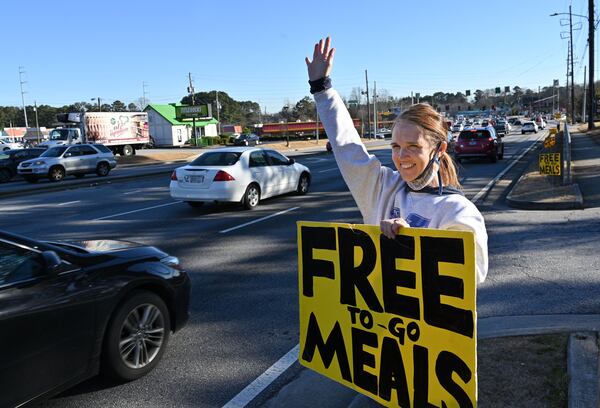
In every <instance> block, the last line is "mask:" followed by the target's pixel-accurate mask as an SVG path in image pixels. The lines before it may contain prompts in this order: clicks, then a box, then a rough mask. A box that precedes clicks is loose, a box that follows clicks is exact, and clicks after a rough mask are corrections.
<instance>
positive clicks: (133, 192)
mask: <svg viewBox="0 0 600 408" xmlns="http://www.w3.org/2000/svg"><path fill="white" fill-rule="evenodd" d="M140 191H142V190H133V191H128V192H127V193H123V195H127V194H135V193H139V192H140Z"/></svg>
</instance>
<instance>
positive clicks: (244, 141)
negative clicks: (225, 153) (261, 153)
mask: <svg viewBox="0 0 600 408" xmlns="http://www.w3.org/2000/svg"><path fill="white" fill-rule="evenodd" d="M233 144H234V146H256V145H258V144H260V137H258V135H255V134H254V133H242V134H241V135H240V136H239V137H237V138H235V139H233Z"/></svg>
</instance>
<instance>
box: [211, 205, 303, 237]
mask: <svg viewBox="0 0 600 408" xmlns="http://www.w3.org/2000/svg"><path fill="white" fill-rule="evenodd" d="M298 208H300V207H292V208H288V209H287V210H283V211H279V212H276V213H275V214H271V215H267V216H266V217H262V218H259V219H257V220H254V221H250V222H246V223H244V224H242V225H238V226H237V227H231V228H228V229H226V230H223V231H219V234H225V233H227V232H229V231H233V230H236V229H239V228H244V227H246V226H248V225H252V224H256V223H257V222H261V221H264V220H268V219H269V218H273V217H277V216H278V215H281V214H285V213H286V212H290V211H294V210H297V209H298Z"/></svg>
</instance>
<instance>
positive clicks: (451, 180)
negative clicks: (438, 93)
mask: <svg viewBox="0 0 600 408" xmlns="http://www.w3.org/2000/svg"><path fill="white" fill-rule="evenodd" d="M401 120H403V121H407V122H410V123H411V124H413V125H415V126H416V127H417V128H419V130H420V131H421V132H422V133H423V136H424V137H425V138H426V139H427V140H428V141H429V142H430V143H431V144H432V145H433V146H437V145H438V144H439V143H441V142H446V143H447V142H448V131H447V129H446V124H445V122H444V120H443V118H442V116H441V115H440V114H439V113H438V112H437V111H436V110H435V109H433V108H432V107H431V105H429V104H428V103H417V104H416V105H412V106H411V107H410V108H408V109H407V110H405V111H404V112H402V113H401V114H400V115H399V116H398V117H397V118H396V120H395V121H394V126H396V125H397V124H398V122H400V121H401ZM439 157H440V174H441V176H442V183H443V184H444V185H445V186H452V187H455V188H459V189H460V188H462V186H461V185H460V182H459V181H458V175H457V172H456V165H455V164H454V161H453V160H452V157H450V155H449V154H448V152H447V151H446V152H444V153H441V154H440V156H439Z"/></svg>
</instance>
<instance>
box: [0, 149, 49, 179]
mask: <svg viewBox="0 0 600 408" xmlns="http://www.w3.org/2000/svg"><path fill="white" fill-rule="evenodd" d="M45 151H46V149H42V148H39V147H36V148H32V149H16V150H7V151H5V152H1V153H0V183H6V182H7V181H10V179H12V178H13V177H14V176H16V175H17V166H18V165H19V163H21V162H23V161H25V160H29V159H33V158H35V157H38V156H39V155H40V154H42V153H44V152H45Z"/></svg>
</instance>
